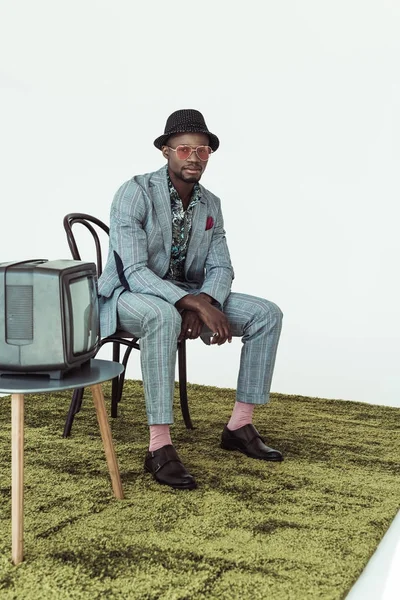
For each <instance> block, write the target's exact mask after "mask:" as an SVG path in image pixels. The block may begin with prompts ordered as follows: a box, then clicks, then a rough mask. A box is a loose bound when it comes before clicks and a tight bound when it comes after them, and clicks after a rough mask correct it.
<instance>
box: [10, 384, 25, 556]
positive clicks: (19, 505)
mask: <svg viewBox="0 0 400 600" xmlns="http://www.w3.org/2000/svg"><path fill="white" fill-rule="evenodd" d="M11 403H12V404H11V470H12V475H11V523H12V525H11V529H12V561H13V563H14V564H15V565H18V564H19V563H20V562H22V560H23V556H24V395H23V394H12V397H11Z"/></svg>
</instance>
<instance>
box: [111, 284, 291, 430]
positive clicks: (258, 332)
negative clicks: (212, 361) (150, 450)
mask: <svg viewBox="0 0 400 600" xmlns="http://www.w3.org/2000/svg"><path fill="white" fill-rule="evenodd" d="M117 310H118V319H119V323H120V326H121V328H122V329H124V330H125V331H129V332H130V333H132V335H134V336H136V337H139V338H140V348H141V351H140V360H141V368H142V377H143V386H144V395H145V401H146V412H147V419H148V424H149V425H161V424H167V423H173V420H174V419H173V397H174V379H175V363H176V347H177V338H178V336H179V333H180V330H181V316H180V313H179V311H178V310H177V309H176V308H175V306H174V305H172V304H170V303H169V302H166V301H165V300H162V299H161V298H158V297H157V296H151V295H148V294H134V293H132V292H128V291H126V292H124V293H122V294H121V295H120V297H119V299H118V308H117ZM223 312H224V313H225V315H226V317H227V318H228V321H229V323H230V326H231V330H232V335H233V336H238V337H241V338H242V342H243V347H242V351H241V359H240V369H239V376H238V383H237V391H236V398H237V400H238V401H240V402H246V403H249V404H265V403H267V402H268V399H269V391H270V387H271V380H272V374H273V371H274V365H275V357H276V350H277V347H278V342H279V336H280V332H281V327H282V312H281V310H280V309H279V307H278V306H277V305H276V304H274V303H273V302H270V301H269V300H264V299H263V298H258V297H256V296H249V295H247V294H239V293H236V292H231V293H230V295H229V296H228V298H227V300H226V302H225V304H224V306H223ZM209 335H210V332H209V331H204V332H203V333H202V338H203V339H204V341H205V340H207V338H209Z"/></svg>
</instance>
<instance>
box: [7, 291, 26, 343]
mask: <svg viewBox="0 0 400 600" xmlns="http://www.w3.org/2000/svg"><path fill="white" fill-rule="evenodd" d="M6 306H7V309H6V311H7V312H6V338H7V339H10V340H33V286H31V285H7V286H6Z"/></svg>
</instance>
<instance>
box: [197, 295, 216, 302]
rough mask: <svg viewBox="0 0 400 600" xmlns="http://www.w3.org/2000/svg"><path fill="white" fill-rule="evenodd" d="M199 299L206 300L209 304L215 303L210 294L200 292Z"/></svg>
mask: <svg viewBox="0 0 400 600" xmlns="http://www.w3.org/2000/svg"><path fill="white" fill-rule="evenodd" d="M197 297H198V298H200V297H201V298H204V300H206V301H207V302H208V303H209V304H213V303H214V302H215V300H214V298H212V297H211V296H209V295H208V294H205V293H204V292H200V294H198V295H197Z"/></svg>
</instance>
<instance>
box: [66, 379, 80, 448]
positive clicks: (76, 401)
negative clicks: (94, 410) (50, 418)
mask: <svg viewBox="0 0 400 600" xmlns="http://www.w3.org/2000/svg"><path fill="white" fill-rule="evenodd" d="M84 389H85V388H77V389H75V390H74V393H73V394H72V400H71V404H70V405H69V410H68V415H67V418H66V421H65V425H64V432H63V437H64V438H66V437H69V436H70V434H71V429H72V423H73V422H74V418H75V415H76V413H78V412H79V411H80V410H81V406H82V397H83V392H84Z"/></svg>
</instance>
